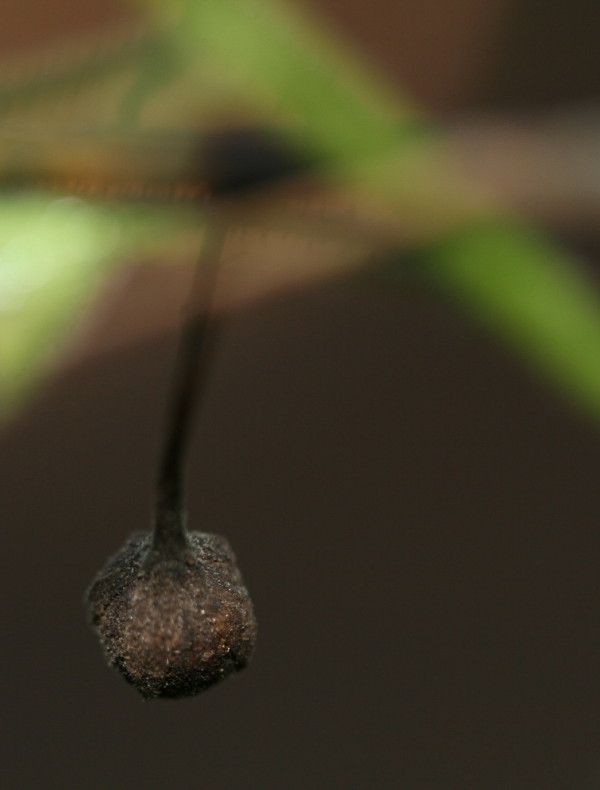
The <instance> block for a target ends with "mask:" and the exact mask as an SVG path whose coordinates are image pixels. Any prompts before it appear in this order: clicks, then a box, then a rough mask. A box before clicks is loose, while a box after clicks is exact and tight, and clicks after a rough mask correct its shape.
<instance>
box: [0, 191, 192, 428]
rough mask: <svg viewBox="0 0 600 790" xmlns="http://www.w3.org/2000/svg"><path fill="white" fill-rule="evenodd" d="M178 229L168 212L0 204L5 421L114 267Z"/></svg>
mask: <svg viewBox="0 0 600 790" xmlns="http://www.w3.org/2000/svg"><path fill="white" fill-rule="evenodd" d="M182 221H183V219H182V218H181V217H180V218H179V224H180V225H181V222H182ZM176 225H177V223H176V222H174V221H173V218H172V216H171V212H169V211H165V210H164V209H163V210H160V211H159V210H156V209H155V210H151V209H149V208H134V207H131V206H130V207H120V208H106V207H102V206H98V205H90V204H88V203H85V202H84V201H82V200H79V199H77V198H73V197H67V198H60V199H56V198H48V197H47V196H43V195H38V196H21V197H13V198H10V199H9V198H5V199H3V200H2V201H1V202H0V416H1V415H4V414H7V413H8V412H9V410H10V409H11V408H13V407H14V406H15V404H16V402H17V401H22V399H23V398H24V397H25V396H26V395H27V394H28V393H29V391H30V390H31V387H32V385H33V384H34V383H35V382H36V381H37V379H38V378H39V377H40V375H41V373H42V371H43V370H44V369H45V368H46V366H47V365H48V363H49V362H50V360H51V359H52V358H53V357H54V356H55V355H56V353H57V351H58V350H60V348H61V346H62V344H63V343H64V341H65V339H66V337H67V336H68V334H69V333H70V332H71V330H72V327H73V323H74V322H75V321H76V320H77V319H78V318H79V317H81V315H82V314H83V313H84V312H85V308H86V307H88V306H89V304H90V302H91V300H92V298H93V296H94V294H95V292H96V291H97V289H98V288H99V287H100V286H101V284H102V283H103V282H104V280H105V279H106V277H107V276H108V275H109V273H110V272H111V271H112V269H113V267H114V266H115V265H116V264H119V263H123V262H124V261H126V260H127V258H128V256H131V255H132V254H133V253H135V254H136V255H140V254H142V253H143V251H144V250H148V249H152V248H153V247H156V245H157V244H158V242H159V241H160V240H162V241H163V242H164V241H165V240H168V239H169V237H170V235H172V233H173V229H174V227H176Z"/></svg>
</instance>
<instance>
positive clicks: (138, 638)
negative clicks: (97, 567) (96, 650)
mask: <svg viewBox="0 0 600 790" xmlns="http://www.w3.org/2000/svg"><path fill="white" fill-rule="evenodd" d="M87 602H88V606H89V612H90V618H91V621H92V624H93V625H94V627H95V628H96V630H97V632H98V635H99V637H100V641H101V643H102V646H103V648H104V652H105V654H106V657H107V658H108V661H109V662H110V663H111V664H113V665H114V666H115V667H116V668H117V669H118V670H119V671H120V672H121V673H122V674H123V675H124V677H125V679H126V680H127V681H129V682H130V683H131V684H132V685H134V686H135V688H136V689H137V690H138V691H139V692H140V694H142V696H144V697H146V698H154V697H172V698H175V697H185V696H191V695H193V694H198V693H199V692H200V691H204V690H205V689H207V688H209V687H210V686H212V685H214V684H215V683H218V682H219V681H220V680H222V679H223V678H224V677H226V676H227V675H229V674H230V673H232V672H235V671H238V670H240V669H243V668H244V667H245V666H246V664H247V663H248V661H249V659H250V656H251V654H252V650H253V648H254V642H255V639H256V620H255V618H254V612H253V608H252V602H251V600H250V597H249V595H248V591H247V590H246V588H245V587H244V584H243V581H242V577H241V575H240V572H239V570H238V568H237V566H236V564H235V556H234V554H233V552H232V550H231V548H230V546H229V544H228V542H227V541H226V540H225V539H224V538H222V537H220V536H218V535H208V534H205V533H202V532H190V533H187V534H186V546H185V549H184V550H183V551H181V552H180V553H178V554H171V555H169V554H166V553H165V552H162V551H157V550H156V548H155V547H154V546H153V543H152V535H151V534H150V533H146V532H144V533H139V534H137V535H133V536H132V537H131V538H130V539H129V541H128V542H127V544H126V545H125V547H124V548H123V549H122V550H121V551H120V552H119V554H117V555H116V556H115V557H114V558H112V559H111V560H109V562H108V563H107V565H106V566H105V567H104V569H103V570H102V571H101V572H100V573H99V574H98V576H97V578H96V579H95V581H94V582H93V584H92V586H91V587H90V589H89V591H88V593H87Z"/></svg>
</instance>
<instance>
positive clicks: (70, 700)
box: [0, 0, 600, 790]
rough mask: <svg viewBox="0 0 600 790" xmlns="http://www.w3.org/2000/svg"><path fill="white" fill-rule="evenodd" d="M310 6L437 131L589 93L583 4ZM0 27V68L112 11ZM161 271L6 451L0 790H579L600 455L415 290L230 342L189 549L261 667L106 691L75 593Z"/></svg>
mask: <svg viewBox="0 0 600 790" xmlns="http://www.w3.org/2000/svg"><path fill="white" fill-rule="evenodd" d="M82 5H83V7H81V6H82ZM329 5H330V6H331V11H332V14H333V17H334V18H335V19H337V20H339V24H340V26H341V27H343V28H344V29H346V30H347V31H348V32H349V34H350V35H352V36H353V37H354V39H355V40H357V41H362V42H363V44H364V46H366V47H367V48H368V49H369V50H370V51H371V54H372V57H373V58H376V59H379V61H380V63H381V65H382V66H383V68H384V69H385V70H386V71H387V72H388V73H389V74H390V75H391V76H393V77H394V78H398V79H400V78H401V79H402V82H403V84H405V85H408V86H409V87H410V88H411V90H412V92H413V93H414V94H415V95H416V96H417V97H418V98H419V99H420V100H421V101H422V102H423V104H425V105H426V106H428V107H429V108H431V109H432V110H434V111H436V112H438V113H444V112H447V113H451V112H454V111H457V110H460V109H463V110H476V109H478V108H483V107H486V108H489V107H500V108H513V107H547V108H550V107H552V106H555V105H557V104H558V103H562V102H565V101H569V100H577V99H582V98H589V97H591V96H592V95H593V92H594V91H595V89H596V87H597V86H596V85H595V84H594V83H595V81H596V80H597V77H598V74H597V65H596V58H597V51H596V50H597V47H596V39H597V32H596V33H595V34H594V37H593V38H592V37H591V30H592V29H593V28H594V24H593V23H594V20H592V17H591V11H590V8H591V7H592V6H593V5H594V4H592V3H589V2H584V0H578V1H577V2H575V1H574V0H570V2H569V3H566V2H562V0H556V2H553V3H544V4H542V3H540V2H537V0H529V1H524V2H521V3H514V4H513V3H508V2H500V0H498V2H492V1H491V0H489V1H488V2H483V0H481V1H480V2H477V1H476V0H454V1H453V2H446V3H437V2H433V1H432V0H427V1H421V2H408V1H407V2H397V0H396V1H394V0H377V2H374V3H369V4H367V5H365V4H362V3H350V2H342V1H341V0H331V2H330V3H329ZM7 6H10V10H9V12H8V13H7V16H6V17H5V19H4V24H3V27H2V28H1V29H0V46H2V47H4V49H5V51H6V52H8V51H9V50H12V51H15V50H18V49H20V50H23V49H24V48H25V49H27V48H33V47H35V46H37V45H38V44H39V43H40V42H41V41H42V40H47V39H48V38H52V37H53V36H58V35H61V34H62V33H63V32H69V31H73V30H76V29H78V27H79V26H86V25H90V26H93V25H95V24H97V23H100V22H102V21H104V20H105V19H107V18H108V16H109V14H111V13H112V11H111V9H110V8H108V7H107V6H106V5H105V4H103V3H100V2H99V1H98V2H95V3H84V4H76V3H74V2H71V3H68V2H66V0H65V1H64V2H60V3H58V2H55V3H48V4H37V3H36V4H35V9H36V13H32V8H33V4H27V3H21V4H16V3H13V2H11V3H10V4H8V3H7ZM74 8H76V13H74V12H73V9H74ZM86 17H87V18H86ZM595 21H596V22H597V21H598V20H595ZM596 31H597V26H596ZM557 75H558V76H557ZM590 246H591V247H592V251H591V253H590V256H589V260H590V261H591V262H593V260H594V250H593V248H594V246H595V245H594V244H592V245H590V244H589V241H588V250H589V248H590ZM165 271H167V272H168V271H169V270H165ZM166 276H167V275H166V274H165V273H164V271H163V273H158V272H157V271H155V270H153V269H148V270H142V271H140V273H138V275H137V277H136V279H135V280H134V281H133V282H132V284H131V286H130V288H129V290H128V291H126V292H125V293H123V294H122V295H121V298H120V300H117V301H116V302H115V301H114V299H113V302H112V303H111V304H112V307H111V310H112V313H110V315H109V316H108V317H107V318H106V321H105V323H104V325H101V326H100V327H99V328H98V330H97V336H96V337H95V339H93V342H91V343H90V351H89V353H88V354H87V355H86V354H80V356H79V361H78V363H77V364H73V365H71V367H70V368H69V369H68V370H66V371H65V372H64V373H63V374H62V375H61V376H60V377H57V378H55V380H54V381H53V382H52V383H51V384H50V385H49V386H48V387H47V388H46V389H45V390H44V391H43V392H42V393H41V394H40V396H39V397H38V398H37V400H36V401H35V403H34V404H33V405H32V407H31V408H30V409H29V410H28V412H27V413H25V414H23V415H21V417H20V419H19V420H18V421H17V422H15V423H14V424H13V425H12V426H10V427H9V428H8V429H7V430H5V432H4V435H3V437H2V442H1V444H0V475H1V476H0V480H1V488H0V513H1V514H2V520H3V525H4V536H5V543H4V547H3V551H2V556H3V560H4V561H3V563H2V565H3V571H2V582H3V588H4V589H3V591H2V593H3V594H2V606H3V609H4V612H3V614H4V618H3V623H4V624H3V627H2V637H3V638H2V643H3V649H2V656H3V661H2V681H3V691H2V697H1V700H2V719H3V722H4V726H5V728H6V733H5V735H4V736H3V738H2V741H1V743H2V747H3V750H5V752H6V753H5V755H4V757H3V760H2V763H1V771H2V774H3V780H4V781H3V785H4V787H7V788H11V789H12V788H32V787H43V788H71V787H73V788H75V787H82V788H87V789H88V790H97V789H98V790H104V788H107V789H108V788H111V790H112V789H114V790H126V788H145V789H148V790H154V788H157V789H158V788H165V787H174V788H179V787H198V788H207V790H226V789H227V790H230V789H231V788H238V787H244V788H252V789H253V790H280V789H281V788H285V789H286V790H296V789H297V790H300V789H302V790H305V789H306V788H309V787H310V788H323V790H326V789H327V790H329V789H330V788H344V790H346V789H350V788H351V789H352V790H355V789H356V790H359V789H360V790H363V788H364V789H365V790H367V789H368V788H396V787H402V788H406V790H449V788H456V789H457V790H459V789H460V790H471V789H472V790H584V789H586V790H587V788H597V787H599V786H600V715H599V710H600V638H599V633H600V629H599V624H598V619H599V618H598V610H599V606H600V586H599V583H598V564H599V559H600V531H599V529H598V527H599V524H598V513H599V512H600V490H599V487H598V470H599V468H600V446H599V443H598V435H597V432H595V430H594V429H593V428H592V426H591V425H590V424H588V423H587V422H586V421H585V420H584V419H583V418H580V417H578V416H577V415H576V414H575V413H574V412H573V411H572V410H570V408H569V407H568V406H566V405H565V404H563V403H561V402H560V400H559V399H558V397H557V396H554V395H552V394H550V393H549V392H548V391H547V390H546V389H545V387H544V386H542V384H541V383H538V382H537V381H536V380H535V379H534V378H533V377H532V375H531V374H530V373H529V372H528V371H527V369H526V368H525V367H523V366H522V365H521V364H520V362H519V361H518V360H516V359H513V358H512V356H511V355H510V354H509V353H508V352H507V351H505V350H504V349H501V348H499V347H498V346H497V345H496V344H495V343H494V342H493V341H491V340H490V339H488V338H487V336H485V335H483V334H482V333H481V332H480V331H479V330H478V329H477V328H476V327H475V326H474V325H473V324H472V323H471V322H470V321H469V320H468V318H467V317H464V316H463V315H462V314H461V313H460V312H459V311H458V310H457V309H456V308H455V307H453V306H452V305H450V304H446V303H445V302H444V301H443V300H441V299H440V298H439V297H436V296H434V295H432V294H429V293H427V292H425V291H423V290H421V289H419V288H418V287H416V286H411V287H407V288H405V289H400V288H398V289H397V290H390V288H389V286H383V285H382V284H375V283H373V284H372V285H369V284H366V283H364V282H363V283H361V284H360V286H357V285H354V286H348V285H344V286H342V285H340V286H331V285H330V286H327V287H322V288H314V289H312V290H310V291H305V292H302V293H297V294H294V295H291V296H287V297H285V298H281V299H278V300H272V301H270V302H268V303H263V304H259V305H255V306H253V307H251V308H247V309H245V310H244V311H243V312H240V313H239V314H237V315H236V316H234V317H232V319H231V322H230V323H229V325H228V327H227V330H226V333H225V335H224V337H223V339H222V344H221V347H220V353H219V355H218V357H217V359H216V360H215V368H214V376H213V378H212V381H211V385H210V390H209V393H208V397H207V399H206V402H205V404H204V408H203V412H202V420H201V421H200V424H199V426H198V430H197V432H196V436H195V439H196V441H195V444H194V449H193V454H192V463H191V468H190V475H189V481H190V494H191V513H192V518H191V525H192V527H194V528H201V529H204V530H207V531H214V532H218V533H221V534H224V535H227V536H228V538H229V539H230V541H231V543H232V544H233V546H234V548H235V550H236V552H237V554H238V556H239V559H240V564H241V567H242V569H243V571H244V574H245V577H246V581H247V583H248V586H249V587H250V589H251V591H252V593H253V597H254V600H255V605H256V610H257V613H258V617H259V621H260V640H259V645H258V649H257V652H256V656H255V659H254V661H253V664H252V666H251V667H250V668H249V669H248V670H247V671H245V672H244V673H243V674H241V675H240V676H239V677H236V678H234V679H231V680H229V681H227V682H226V683H224V684H223V685H222V686H221V687H219V688H216V689H214V690H212V691H210V692H209V693H207V694H206V695H204V696H201V697H198V698H195V699H193V700H184V701H179V702H154V703H144V702H142V701H141V698H138V697H137V695H136V694H135V692H134V691H133V690H131V689H130V688H128V687H127V686H126V685H125V684H124V683H123V682H122V681H121V680H120V679H119V678H118V677H117V675H116V674H114V673H113V672H110V671H109V670H108V669H107V668H106V667H105V665H104V663H103V661H102V658H101V655H100V651H99V648H98V645H97V643H96V640H95V637H94V635H93V634H92V632H91V631H90V630H89V629H88V627H87V626H86V623H85V616H84V612H83V607H82V604H81V599H82V595H83V590H84V589H85V587H86V585H87V584H88V583H89V582H90V580H91V578H92V577H93V575H94V573H95V572H96V571H97V570H98V568H99V567H100V565H101V564H102V563H103V562H104V560H105V558H106V557H107V556H108V555H110V554H111V553H113V552H114V551H116V549H117V548H118V547H119V545H120V544H121V543H122V542H123V541H124V539H125V537H126V536H127V534H128V533H130V532H132V531H134V530H137V529H144V528H146V526H147V523H148V515H149V507H150V502H151V485H152V480H153V468H154V463H155V457H156V446H157V438H158V432H159V425H160V421H161V414H162V407H163V402H164V398H165V395H166V389H167V383H168V377H169V371H170V365H171V363H172V357H173V351H174V340H173V336H172V334H170V333H163V334H161V333H160V331H159V330H160V326H162V325H163V324H161V319H160V316H164V315H167V314H169V315H170V314H172V313H175V312H176V310H177V304H178V301H179V299H180V297H181V296H182V294H183V290H182V286H181V284H175V285H172V286H171V287H165V286H166V285H168V284H167V283H166V282H165V277H166ZM163 323H164V322H163ZM140 326H142V327H145V328H144V330H143V331H141V330H140V328H139V327H140ZM132 327H137V329H136V331H133V328H132ZM153 327H154V330H153ZM106 337H110V338H112V340H111V342H108V341H107V340H106ZM94 343H95V346H94ZM94 348H95V349H96V350H95V351H93V349H94ZM101 348H103V349H104V351H103V352H102V353H101V352H100V351H99V349H101ZM111 349H112V350H111Z"/></svg>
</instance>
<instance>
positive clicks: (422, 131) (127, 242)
mask: <svg viewBox="0 0 600 790" xmlns="http://www.w3.org/2000/svg"><path fill="white" fill-rule="evenodd" d="M138 5H140V6H141V8H142V9H143V10H144V12H145V13H147V14H148V15H149V16H152V17H153V20H154V24H155V26H156V29H157V31H158V32H157V34H156V36H155V37H154V38H151V39H150V40H151V42H152V43H151V46H150V47H148V46H145V47H143V48H142V49H140V50H139V52H138V54H137V56H136V57H135V58H134V59H133V60H131V59H127V58H124V59H123V61H122V63H123V64H124V65H123V68H124V69H125V71H126V72H127V75H128V77H127V80H124V81H123V80H121V82H122V84H121V87H120V98H119V101H118V102H117V110H116V117H117V118H118V119H119V122H120V123H124V124H125V125H126V126H128V125H135V124H141V125H142V126H148V125H150V126H154V127H155V128H157V127H158V128H160V127H161V125H162V126H164V124H165V122H166V121H168V122H169V123H170V124H172V125H173V124H174V125H176V124H177V123H178V122H179V121H182V123H183V125H186V124H189V122H190V120H191V119H196V122H197V121H198V120H199V118H201V119H202V121H206V120H207V119H210V118H217V119H218V118H220V117H223V115H222V113H223V111H225V117H231V116H228V115H227V113H228V112H230V111H231V110H233V111H234V115H235V114H236V113H239V115H238V117H239V118H242V119H246V118H247V117H248V113H250V117H256V116H257V117H258V118H262V120H263V121H266V122H268V123H273V124H277V123H282V124H284V125H285V126H286V128H287V129H290V128H291V129H293V130H295V134H296V135H297V139H298V142H299V143H300V144H301V145H303V146H304V147H305V148H307V149H308V150H309V152H310V153H311V154H312V155H313V156H315V157H316V158H317V159H318V161H320V162H321V163H322V165H323V168H324V169H329V170H330V171H332V172H334V173H336V174H337V175H338V176H341V177H342V178H343V179H347V180H348V181H349V182H350V183H352V184H353V186H354V187H356V186H357V185H359V186H360V187H361V188H362V190H363V192H364V195H365V196H366V200H367V203H368V202H369V201H370V200H371V199H372V198H375V199H376V200H377V201H378V202H379V204H380V205H381V206H383V207H384V209H385V211H386V212H387V214H389V215H391V216H393V217H397V218H398V226H399V227H400V226H401V227H402V228H403V231H404V230H405V229H406V228H407V227H409V228H410V229H411V231H412V237H411V243H412V244H413V245H414V246H417V247H420V248H421V250H422V252H423V254H424V255H425V257H426V258H427V260H428V261H429V266H427V267H425V268H426V269H427V270H428V271H429V272H435V277H436V279H437V280H438V282H442V283H444V284H445V286H446V287H448V288H450V289H451V291H452V292H453V293H454V294H455V295H456V298H457V299H459V300H460V302H461V303H462V304H463V305H464V306H465V307H466V308H467V309H470V310H472V311H474V312H475V313H476V314H477V315H479V316H480V318H481V320H482V321H484V322H485V323H486V324H487V325H489V326H491V327H493V328H494V329H495V330H496V332H498V333H499V334H500V335H501V336H502V337H504V338H506V339H509V340H510V342H511V343H513V344H514V345H515V347H518V348H519V349H520V350H521V352H522V353H524V354H525V355H527V356H528V358H529V359H531V360H532V361H533V362H534V363H535V364H536V365H537V366H538V367H539V368H540V369H541V370H544V371H545V372H546V373H547V374H549V375H551V376H552V377H553V378H554V380H555V381H556V382H558V383H559V385H560V386H562V387H563V388H564V389H565V390H567V391H568V392H569V393H570V394H571V395H572V396H573V397H574V398H576V399H578V401H579V402H580V403H583V404H585V406H586V407H587V408H588V410H589V411H591V412H592V413H594V414H595V415H598V416H600V374H599V372H598V360H600V302H599V299H598V295H597V293H596V292H595V291H594V290H593V289H592V288H591V287H590V286H589V284H588V283H587V282H586V281H585V279H584V277H583V275H582V274H581V272H580V271H579V270H578V267H577V263H576V261H574V260H572V259H571V257H570V256H568V255H566V254H565V253H563V252H562V251H560V250H559V249H558V248H556V247H554V246H553V245H552V244H550V243H549V242H548V241H547V240H546V239H545V238H543V236H541V235H539V234H537V233H535V232H533V231H531V230H529V229H527V228H525V227H524V226H523V225H522V224H519V223H517V222H512V221H510V220H507V219H506V212H505V211H504V210H501V209H500V208H498V207H495V206H494V205H493V202H490V201H489V200H487V199H486V200H485V201H484V200H482V199H481V197H480V196H479V195H478V194H477V193H476V192H474V191H473V189H472V188H471V187H470V186H467V185H465V184H464V183H463V182H462V180H461V178H460V176H459V175H458V174H457V173H455V172H453V170H452V168H451V163H450V162H449V161H448V159H447V156H446V154H445V153H444V152H442V151H441V149H440V147H439V146H438V140H437V135H433V134H431V133H430V132H429V127H428V125H427V124H426V123H424V122H423V120H422V118H421V117H420V115H419V113H418V112H417V110H416V109H415V108H414V106H413V105H412V103H411V102H410V101H408V100H407V99H406V98H405V97H402V96H399V95H398V92H397V91H394V92H392V91H391V90H389V89H388V88H387V86H385V84H384V83H383V82H382V81H381V80H380V79H379V78H378V77H375V76H373V75H372V74H371V73H370V72H369V70H368V69H365V68H363V67H361V66H360V65H359V64H358V61H357V59H355V58H354V57H353V55H352V53H351V52H350V51H349V49H348V48H347V47H343V46H341V45H340V43H339V42H338V41H337V40H335V37H334V36H332V35H330V34H327V33H325V32H324V31H323V29H322V28H321V27H318V26H317V25H315V24H314V23H313V21H311V19H310V18H309V15H308V14H307V13H305V12H304V11H303V10H302V9H300V8H298V6H297V5H294V6H292V5H291V4H286V3H283V2H277V1H276V0H201V1H200V0H169V2H167V1H166V0H139V1H138ZM105 66H106V63H105V62H103V65H102V69H100V71H101V72H102V73H105V72H106V73H107V74H108V73H109V72H110V69H105ZM103 69H104V71H103ZM81 73H82V79H84V80H85V79H88V77H89V74H90V73H91V74H94V75H97V74H98V73H100V72H99V71H94V69H93V68H92V69H91V71H90V69H88V70H87V71H86V70H85V69H84V70H83V71H82V72H81ZM111 73H112V77H111V78H114V76H115V73H114V72H111ZM124 74H125V72H122V71H119V70H118V69H117V72H116V75H117V77H118V78H119V79H121V78H122V77H123V76H124ZM94 79H96V76H94ZM32 84H33V83H32ZM52 84H53V88H52V91H53V92H56V91H57V90H58V88H59V87H60V80H58V82H57V81H56V80H55V81H54V82H53V83H52ZM36 85H38V83H36ZM38 87H39V85H38ZM30 90H31V95H32V96H33V95H34V94H35V96H36V97H39V96H40V95H42V96H43V94H44V90H43V85H42V88H41V89H40V90H38V88H35V90H34V89H33V88H31V86H30ZM98 90H99V93H98V94H97V95H98V96H99V98H101V99H102V101H100V100H99V101H98V103H97V104H98V107H96V108H93V110H94V111H93V112H92V114H91V115H90V114H86V113H87V109H86V108H85V107H83V109H82V106H79V105H77V104H76V103H75V105H74V108H75V109H74V112H73V115H72V117H73V118H77V119H82V118H84V119H89V118H92V119H93V118H94V117H96V116H95V115H94V112H96V113H98V112H100V113H101V114H102V113H103V112H104V107H110V106H112V107H113V109H114V89H113V87H112V86H109V88H108V89H107V91H106V93H105V94H103V93H102V91H101V90H100V87H99V88H98ZM59 92H60V91H59ZM90 95H91V96H94V95H96V94H95V93H94V91H91V92H90ZM169 97H171V98H169ZM173 97H174V98H173ZM0 98H1V95H0ZM9 98H10V97H9ZM22 98H23V97H20V96H19V93H18V91H17V92H16V93H14V95H12V98H11V99H10V102H13V104H14V103H15V102H16V104H17V105H19V101H20V100H21V99H22ZM36 101H37V98H36ZM10 102H9V103H10ZM111 102H112V104H111ZM19 106H20V105H19ZM67 107H68V102H67V104H66V105H64V106H63V107H61V108H60V111H59V113H58V117H59V118H60V119H61V122H62V119H64V118H65V112H66V108H67ZM98 108H100V109H98ZM242 108H243V109H242ZM26 110H27V108H25V115H24V116H23V117H24V118H26V117H27V111H26ZM32 117H35V116H32ZM40 201H41V202H40ZM358 209H359V210H360V206H358ZM140 211H141V210H140ZM65 212H66V214H65ZM69 212H71V213H69ZM66 216H69V217H70V218H71V219H66V218H65V217H66ZM177 221H178V220H177V219H176V212H175V213H172V212H170V211H169V210H168V209H166V208H161V209H157V210H156V211H155V212H154V214H153V215H152V216H150V215H149V214H148V213H145V214H144V215H143V217H142V214H139V215H136V213H135V211H133V210H131V211H129V213H128V212H126V211H125V210H124V209H119V210H117V209H114V210H111V211H110V212H107V210H106V209H102V208H99V207H95V208H92V207H90V206H88V205H84V204H81V205H80V204H74V203H68V202H67V203H62V204H61V203H53V204H51V205H48V204H47V203H44V202H43V199H42V198H40V199H38V201H37V203H36V200H35V199H32V201H31V202H27V201H25V200H21V199H16V198H13V199H8V198H7V199H6V201H4V203H3V204H0V310H1V311H3V312H0V320H1V321H2V324H1V325H0V344H1V345H0V365H1V373H0V376H1V379H0V399H1V403H3V404H5V406H4V408H5V409H6V408H7V405H8V404H9V403H14V402H15V401H16V399H17V398H18V397H20V395H21V394H22V393H24V392H25V391H26V390H27V389H28V388H29V387H30V385H31V382H32V381H34V380H35V379H36V378H37V377H38V376H39V370H40V366H41V365H42V364H43V361H44V360H45V359H46V358H47V356H48V352H49V350H51V349H52V348H55V347H57V344H58V342H59V340H61V339H62V338H64V337H65V335H66V333H67V329H68V326H69V325H70V323H71V322H72V319H73V317H74V316H75V315H76V314H77V313H78V312H80V310H81V309H82V307H83V306H85V304H86V303H87V302H88V301H89V299H90V298H91V295H92V293H93V291H94V289H95V288H96V287H97V286H98V284H99V283H100V282H101V281H102V278H103V277H104V276H106V273H107V272H108V271H109V270H110V268H111V267H112V266H113V265H115V263H117V262H122V261H124V260H126V259H127V257H128V256H129V255H131V254H133V253H134V252H137V253H138V254H139V253H140V251H141V250H142V249H143V247H144V245H145V244H148V243H149V242H150V241H152V240H155V241H157V240H158V238H159V237H161V238H167V237H168V236H169V233H170V232H171V231H172V230H173V228H174V225H176V224H177ZM398 239H399V240H403V241H406V236H405V235H403V233H399V234H398Z"/></svg>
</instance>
